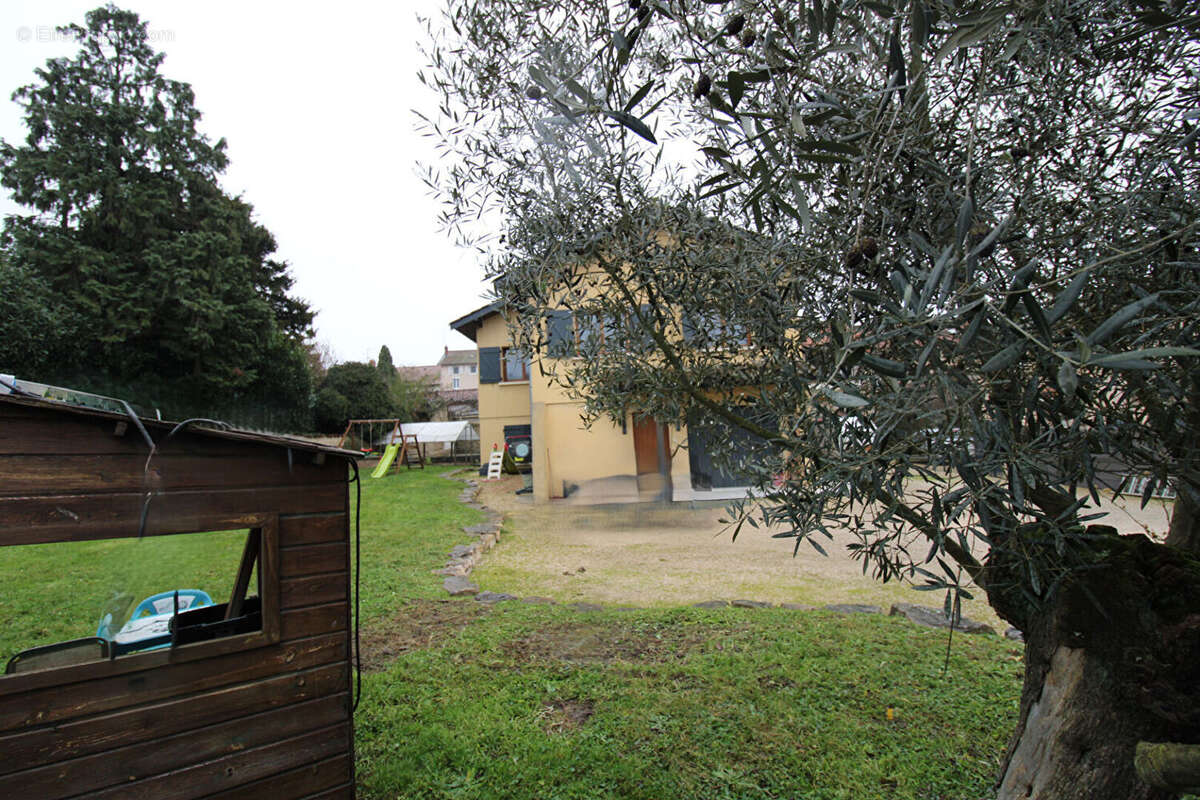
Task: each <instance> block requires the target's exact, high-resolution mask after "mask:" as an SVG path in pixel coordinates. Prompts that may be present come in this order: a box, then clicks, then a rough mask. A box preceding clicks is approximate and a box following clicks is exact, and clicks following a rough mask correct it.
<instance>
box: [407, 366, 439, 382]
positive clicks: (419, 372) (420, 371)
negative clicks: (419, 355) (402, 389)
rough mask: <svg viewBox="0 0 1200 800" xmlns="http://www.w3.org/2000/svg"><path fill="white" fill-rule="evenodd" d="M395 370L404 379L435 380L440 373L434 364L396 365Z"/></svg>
mask: <svg viewBox="0 0 1200 800" xmlns="http://www.w3.org/2000/svg"><path fill="white" fill-rule="evenodd" d="M396 372H397V373H398V374H399V375H400V377H401V378H404V380H406V381H436V380H437V379H438V376H439V375H440V374H441V370H440V369H438V367H437V365H436V364H430V365H429V366H423V367H396Z"/></svg>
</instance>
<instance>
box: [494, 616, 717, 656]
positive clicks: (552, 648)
mask: <svg viewBox="0 0 1200 800" xmlns="http://www.w3.org/2000/svg"><path fill="white" fill-rule="evenodd" d="M707 638H708V637H707V636H706V635H705V634H703V633H700V632H696V633H695V634H694V635H692V634H689V633H687V632H685V631H683V630H680V629H678V628H662V629H654V630H639V629H636V628H634V627H633V626H627V625H620V624H616V625H605V624H601V623H588V622H579V623H566V624H560V625H551V626H549V627H546V628H543V629H542V630H539V631H536V632H534V633H531V634H529V635H528V636H522V637H521V638H520V639H513V640H511V641H508V642H505V643H504V644H502V645H501V646H500V649H501V651H502V652H503V653H504V654H505V655H506V656H508V657H509V658H511V659H513V660H515V661H524V662H527V661H565V662H567V663H570V664H607V663H610V662H612V661H631V662H649V663H663V662H666V661H673V660H676V659H680V658H684V657H685V656H687V654H688V653H689V652H690V651H691V650H692V649H693V648H696V647H699V646H701V645H703V644H704V642H705V641H706V640H707Z"/></svg>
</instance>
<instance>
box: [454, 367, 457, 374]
mask: <svg viewBox="0 0 1200 800" xmlns="http://www.w3.org/2000/svg"><path fill="white" fill-rule="evenodd" d="M453 369H454V374H455V375H457V374H458V367H454V368H453Z"/></svg>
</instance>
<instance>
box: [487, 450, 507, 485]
mask: <svg viewBox="0 0 1200 800" xmlns="http://www.w3.org/2000/svg"><path fill="white" fill-rule="evenodd" d="M503 467H504V451H503V450H493V451H492V455H491V456H490V457H488V471H487V480H489V481H498V480H500V470H501V469H502V468H503Z"/></svg>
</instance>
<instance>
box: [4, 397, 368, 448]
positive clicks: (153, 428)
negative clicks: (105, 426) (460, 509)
mask: <svg viewBox="0 0 1200 800" xmlns="http://www.w3.org/2000/svg"><path fill="white" fill-rule="evenodd" d="M6 388H7V387H5V386H4V385H3V384H0V392H4V390H5V389H6ZM4 405H12V406H24V407H26V408H40V409H45V410H48V411H54V412H57V413H61V414H67V415H71V416H77V417H86V418H91V419H100V420H109V421H111V422H113V423H114V424H117V423H128V422H135V427H141V428H142V429H144V430H145V431H146V435H148V436H149V437H150V438H151V439H152V440H153V441H155V442H156V443H161V442H162V441H163V440H164V439H165V438H166V437H167V436H168V435H169V434H171V433H172V432H173V431H174V430H175V428H176V426H177V425H178V424H179V423H176V422H168V421H165V420H157V419H151V418H149V417H134V416H131V415H127V414H121V413H118V412H115V411H105V410H102V409H96V408H87V407H84V406H80V405H74V404H71V403H66V402H62V401H59V400H46V399H44V398H41V397H37V396H31V395H24V394H15V393H14V394H8V393H0V407H3V406H4ZM206 422H207V420H206ZM136 423H140V426H138V425H137V424H136ZM126 435H133V436H138V435H139V431H137V430H134V429H132V428H131V429H129V433H127V434H126ZM187 435H188V436H202V437H207V438H213V439H228V440H231V441H239V442H251V443H258V444H267V445H274V446H276V447H286V448H289V449H291V450H300V451H307V452H314V453H317V452H319V453H329V454H331V455H335V456H341V457H343V458H358V456H359V454H358V453H355V452H352V451H350V450H343V449H341V448H338V447H330V446H329V445H324V444H320V443H319V442H313V441H309V440H308V439H300V438H297V437H293V436H280V435H277V434H270V433H255V432H252V431H243V430H236V429H233V428H230V429H227V430H222V429H219V428H215V427H211V424H210V425H204V426H201V425H189V426H188V428H187Z"/></svg>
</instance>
